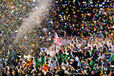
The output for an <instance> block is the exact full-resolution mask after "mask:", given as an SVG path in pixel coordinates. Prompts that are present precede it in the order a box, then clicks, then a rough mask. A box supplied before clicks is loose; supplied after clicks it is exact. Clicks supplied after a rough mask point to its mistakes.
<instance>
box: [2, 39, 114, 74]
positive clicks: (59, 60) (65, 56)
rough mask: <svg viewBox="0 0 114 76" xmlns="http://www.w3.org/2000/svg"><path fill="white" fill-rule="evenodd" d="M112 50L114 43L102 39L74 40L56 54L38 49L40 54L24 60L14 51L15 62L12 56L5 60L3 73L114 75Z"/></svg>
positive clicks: (3, 61)
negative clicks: (111, 66) (111, 67)
mask: <svg viewBox="0 0 114 76" xmlns="http://www.w3.org/2000/svg"><path fill="white" fill-rule="evenodd" d="M92 39H93V40H92ZM82 43H83V44H82ZM112 48H113V46H112V41H111V40H108V39H105V38H104V40H103V39H102V37H101V38H97V37H96V38H92V37H91V38H89V39H88V38H85V39H83V40H81V39H80V38H78V37H73V38H72V39H71V42H70V43H69V44H68V45H64V46H61V48H60V49H58V50H54V48H53V51H54V53H53V55H51V51H50V53H47V51H49V50H47V51H40V50H38V51H40V52H39V54H37V55H33V56H31V57H28V58H27V57H26V58H24V57H22V55H20V54H21V52H20V54H19V53H16V52H14V55H13V56H14V58H13V59H12V60H11V54H9V55H8V56H7V57H6V58H5V59H4V58H3V59H2V64H3V65H1V66H2V67H3V69H2V71H3V74H7V75H8V76H12V75H13V76H15V75H16V76H25V75H27V76H29V75H30V76H31V75H33V76H44V75H46V76H52V75H54V76H64V75H65V76H67V75H71V76H73V75H77V76H80V75H81V76H83V75H85V76H88V75H91V76H96V75H98V76H102V75H108V76H109V75H111V74H112V73H113V70H111V69H110V65H111V62H112V61H113V59H111V53H112V50H113V49H112Z"/></svg>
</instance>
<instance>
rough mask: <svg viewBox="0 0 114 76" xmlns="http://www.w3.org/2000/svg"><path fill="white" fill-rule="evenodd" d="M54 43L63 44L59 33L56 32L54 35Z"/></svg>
mask: <svg viewBox="0 0 114 76" xmlns="http://www.w3.org/2000/svg"><path fill="white" fill-rule="evenodd" d="M54 40H55V41H54V43H58V44H59V45H62V42H61V40H60V37H58V35H57V33H55V37H54Z"/></svg>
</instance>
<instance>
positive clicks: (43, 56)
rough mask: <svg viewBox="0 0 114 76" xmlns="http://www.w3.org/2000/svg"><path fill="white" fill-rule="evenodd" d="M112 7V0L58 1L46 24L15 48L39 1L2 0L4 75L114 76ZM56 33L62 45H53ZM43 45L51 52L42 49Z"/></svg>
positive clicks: (0, 62)
mask: <svg viewBox="0 0 114 76" xmlns="http://www.w3.org/2000/svg"><path fill="white" fill-rule="evenodd" d="M112 4H113V3H112V2H111V1H110V0H103V1H102V0H96V1H95V0H54V1H53V2H52V5H51V7H50V11H49V17H48V18H47V20H44V21H42V23H41V26H40V27H37V26H36V27H35V28H34V29H33V30H32V31H31V32H28V34H26V36H23V38H22V39H20V40H19V43H17V44H14V43H13V41H14V40H15V38H16V34H17V32H18V31H17V29H18V28H19V27H20V26H21V24H22V22H23V19H24V18H26V17H28V15H29V12H31V10H32V8H34V7H35V6H36V5H38V2H37V0H2V1H1V2H0V8H1V9H0V74H1V73H2V75H3V76H5V75H7V76H25V75H27V76H29V75H30V76H32V75H33V76H43V75H47V76H52V75H55V76H60V75H61V76H63V75H65V76H67V75H77V76H79V75H82V76H83V75H85V76H89V75H95V76H97V75H112V74H113V70H111V69H110V65H112V64H113V61H114V60H113V59H114V55H112V54H113V30H112V29H113V19H112V18H113V16H112V12H113V10H112V9H113V8H112V7H113V6H112ZM53 5H54V6H53ZM54 32H57V34H58V36H59V37H60V38H61V42H62V43H63V45H62V46H59V45H57V44H54V43H53V39H54ZM51 45H52V46H51ZM53 45H55V46H56V47H53ZM41 47H45V48H48V50H47V51H41V50H40V48H41ZM49 47H50V48H52V47H53V48H52V49H49ZM57 47H58V48H57ZM25 54H30V57H29V58H25V57H24V55H25Z"/></svg>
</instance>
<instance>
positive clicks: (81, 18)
mask: <svg viewBox="0 0 114 76" xmlns="http://www.w3.org/2000/svg"><path fill="white" fill-rule="evenodd" d="M112 9H113V5H112V2H111V0H55V9H54V11H53V14H52V16H54V17H53V20H52V24H53V25H54V24H55V26H54V28H55V30H56V32H57V33H58V34H59V36H64V34H66V35H67V36H73V35H74V36H75V35H76V36H81V37H85V36H92V35H93V34H99V35H100V34H101V33H103V34H104V36H108V37H110V36H111V33H112V31H111V30H112V28H113V22H112V17H113V16H112Z"/></svg>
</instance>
